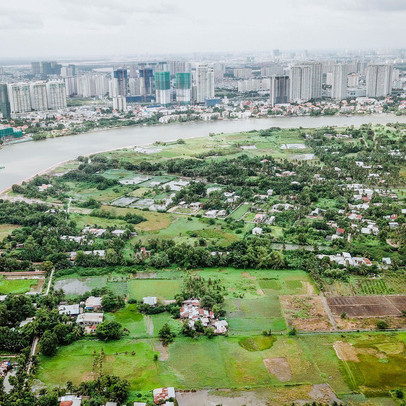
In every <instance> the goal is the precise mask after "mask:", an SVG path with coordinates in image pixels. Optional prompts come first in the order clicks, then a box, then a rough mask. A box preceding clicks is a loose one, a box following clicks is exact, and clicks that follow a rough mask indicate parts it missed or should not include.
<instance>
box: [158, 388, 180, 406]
mask: <svg viewBox="0 0 406 406" xmlns="http://www.w3.org/2000/svg"><path fill="white" fill-rule="evenodd" d="M153 396H154V402H155V404H157V405H168V402H167V401H168V400H170V399H175V397H176V394H175V388H173V387H168V388H158V389H154V390H153ZM163 402H166V403H163Z"/></svg>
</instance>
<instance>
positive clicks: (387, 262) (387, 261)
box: [382, 257, 392, 266]
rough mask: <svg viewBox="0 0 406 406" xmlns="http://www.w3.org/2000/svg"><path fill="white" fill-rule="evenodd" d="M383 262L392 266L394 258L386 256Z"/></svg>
mask: <svg viewBox="0 0 406 406" xmlns="http://www.w3.org/2000/svg"><path fill="white" fill-rule="evenodd" d="M382 263H383V264H385V265H388V266H390V265H392V260H391V259H390V258H388V257H385V258H382Z"/></svg>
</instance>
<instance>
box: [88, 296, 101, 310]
mask: <svg viewBox="0 0 406 406" xmlns="http://www.w3.org/2000/svg"><path fill="white" fill-rule="evenodd" d="M101 308H102V298H101V297H99V296H89V297H88V298H87V299H86V302H85V309H86V310H93V311H94V310H100V309H101Z"/></svg>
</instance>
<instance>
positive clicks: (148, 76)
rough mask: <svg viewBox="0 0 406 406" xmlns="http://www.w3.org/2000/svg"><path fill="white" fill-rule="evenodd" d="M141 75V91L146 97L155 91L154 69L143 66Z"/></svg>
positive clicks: (140, 71)
mask: <svg viewBox="0 0 406 406" xmlns="http://www.w3.org/2000/svg"><path fill="white" fill-rule="evenodd" d="M139 75H140V82H141V83H140V93H141V96H144V98H146V97H147V96H151V95H152V94H153V91H154V71H153V70H152V69H151V68H142V69H140V70H139Z"/></svg>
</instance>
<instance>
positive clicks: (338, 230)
mask: <svg viewBox="0 0 406 406" xmlns="http://www.w3.org/2000/svg"><path fill="white" fill-rule="evenodd" d="M344 233H345V229H344V228H337V229H336V234H337V235H343V234H344Z"/></svg>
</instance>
